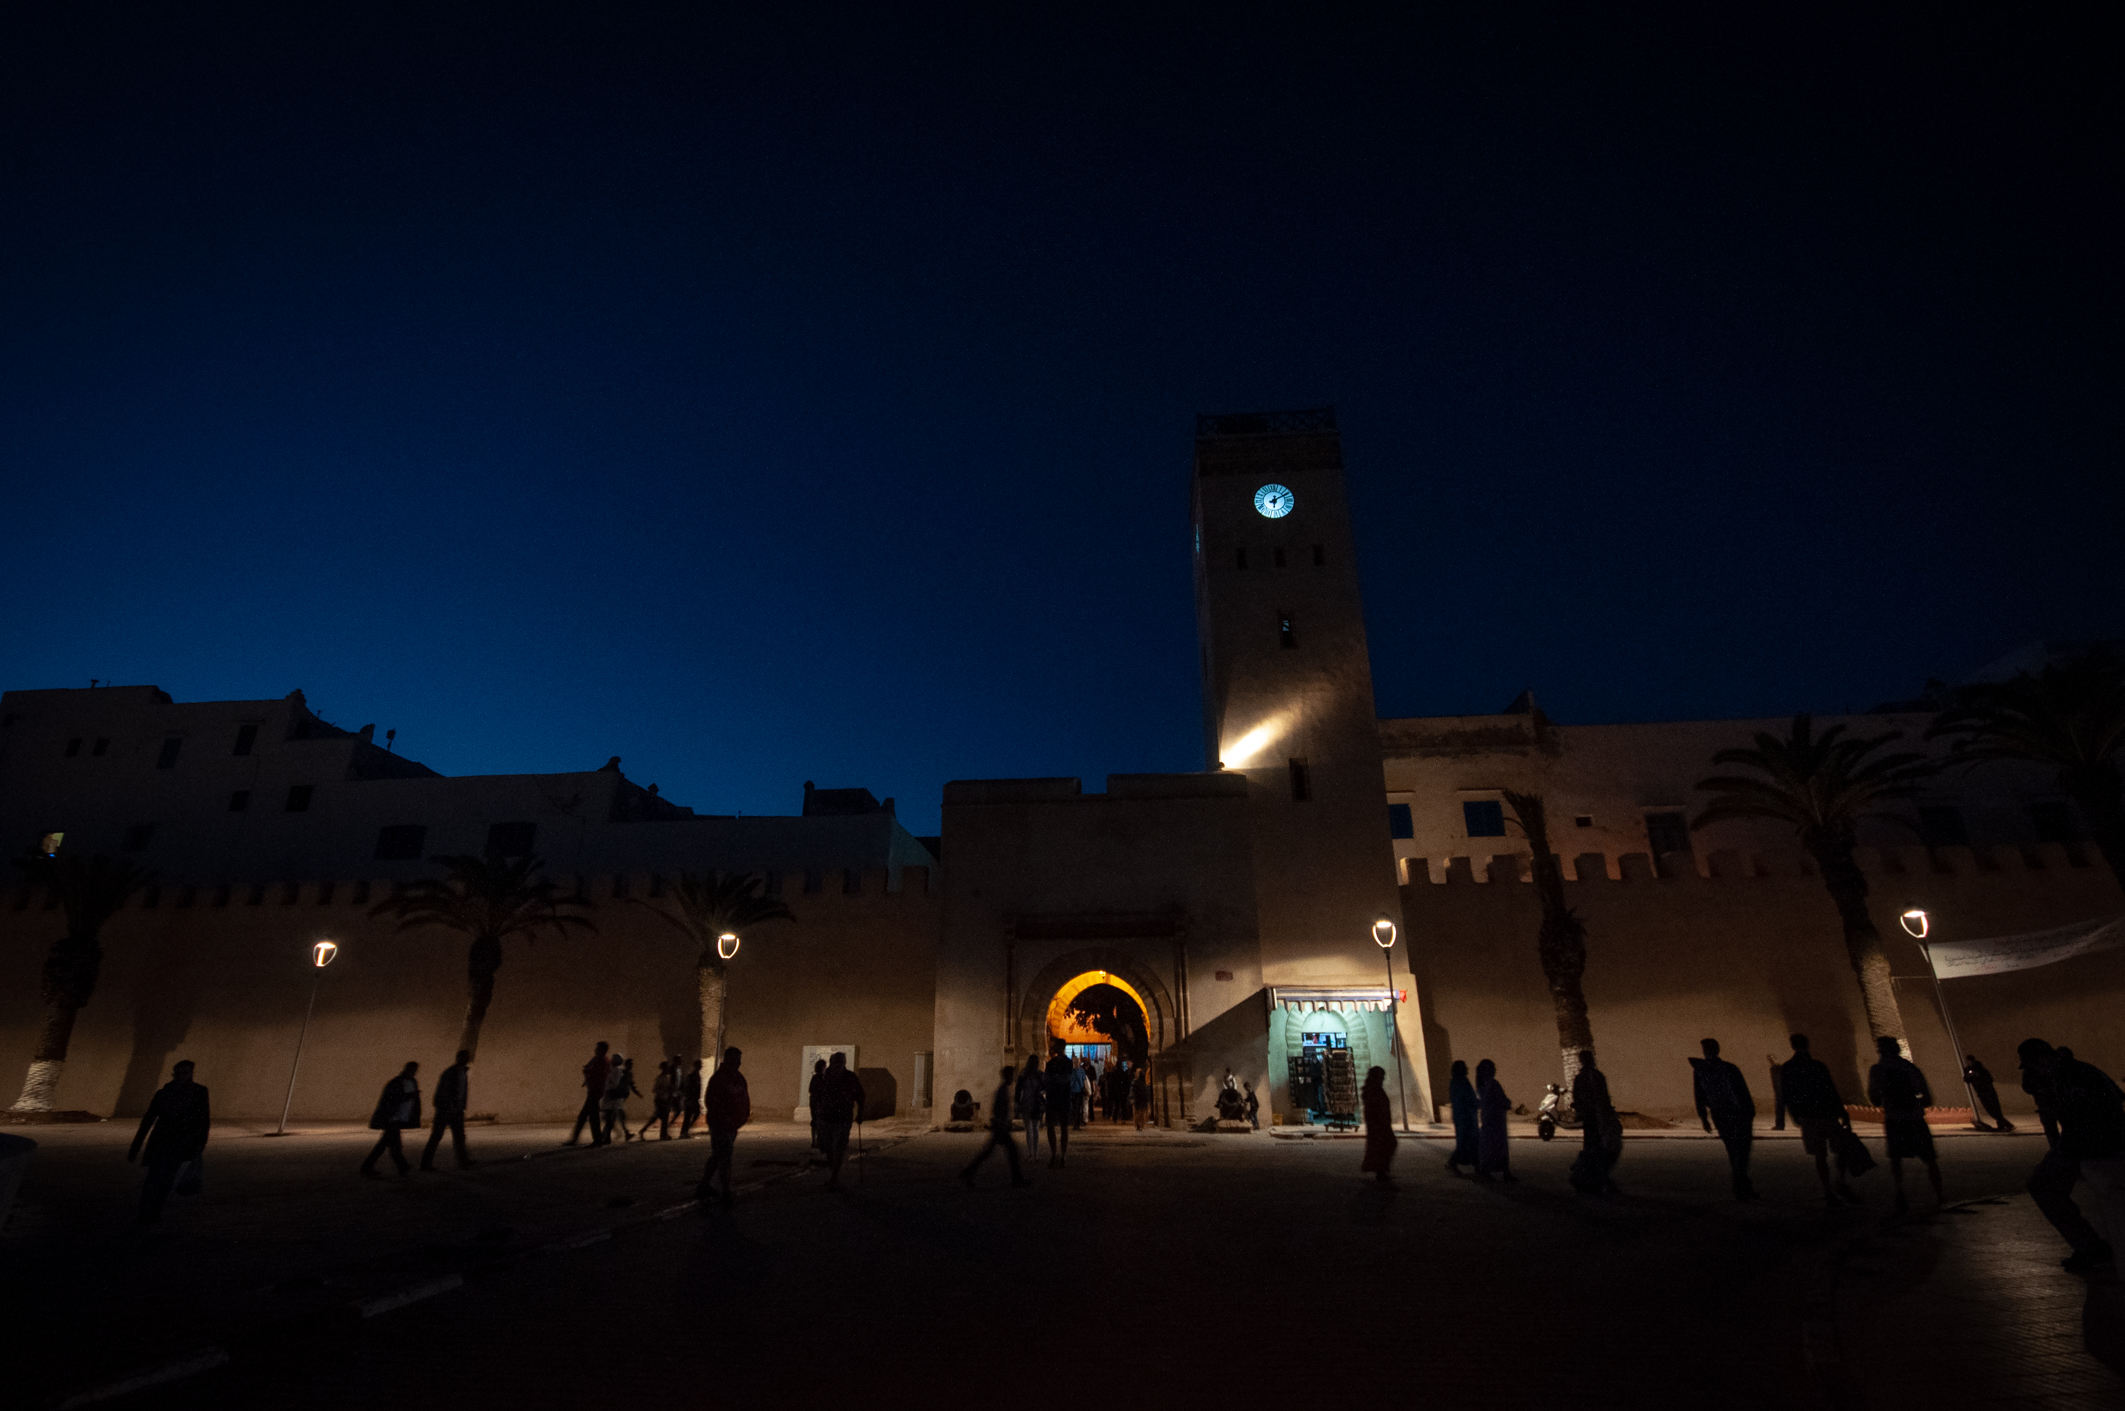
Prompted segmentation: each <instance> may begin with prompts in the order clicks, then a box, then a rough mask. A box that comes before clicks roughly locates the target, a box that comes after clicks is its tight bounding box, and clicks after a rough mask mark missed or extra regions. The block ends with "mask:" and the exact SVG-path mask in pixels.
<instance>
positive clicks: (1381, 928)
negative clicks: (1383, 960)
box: [1372, 916, 1395, 950]
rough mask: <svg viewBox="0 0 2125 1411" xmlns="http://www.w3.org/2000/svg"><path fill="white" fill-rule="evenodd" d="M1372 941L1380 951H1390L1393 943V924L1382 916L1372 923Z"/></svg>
mask: <svg viewBox="0 0 2125 1411" xmlns="http://www.w3.org/2000/svg"><path fill="white" fill-rule="evenodd" d="M1372 939H1373V942H1374V944H1376V945H1378V946H1379V948H1380V949H1381V950H1389V949H1392V948H1393V946H1394V943H1395V923H1394V922H1392V921H1390V920H1388V919H1387V918H1386V917H1384V916H1383V917H1381V918H1380V919H1379V920H1377V921H1375V922H1373V923H1372Z"/></svg>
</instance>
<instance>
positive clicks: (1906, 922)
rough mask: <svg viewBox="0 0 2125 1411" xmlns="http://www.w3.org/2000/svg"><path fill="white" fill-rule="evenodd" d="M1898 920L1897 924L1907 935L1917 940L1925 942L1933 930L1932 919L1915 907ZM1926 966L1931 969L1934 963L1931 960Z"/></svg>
mask: <svg viewBox="0 0 2125 1411" xmlns="http://www.w3.org/2000/svg"><path fill="white" fill-rule="evenodd" d="M1896 920H1897V924H1898V925H1900V926H1902V927H1903V928H1904V931H1905V932H1906V934H1908V935H1910V936H1911V937H1913V938H1914V939H1916V940H1921V941H1923V940H1924V939H1926V933H1927V932H1928V931H1930V930H1932V929H1933V921H1932V918H1930V917H1928V916H1927V915H1926V913H1925V912H1923V911H1921V910H1919V909H1918V908H1917V907H1915V906H1914V907H1912V908H1911V909H1910V910H1909V911H1907V912H1905V913H1904V914H1903V915H1902V916H1899V917H1897V918H1896ZM1926 964H1927V965H1928V967H1931V965H1932V964H1933V962H1932V961H1931V960H1930V959H1929V960H1928V961H1927V962H1926Z"/></svg>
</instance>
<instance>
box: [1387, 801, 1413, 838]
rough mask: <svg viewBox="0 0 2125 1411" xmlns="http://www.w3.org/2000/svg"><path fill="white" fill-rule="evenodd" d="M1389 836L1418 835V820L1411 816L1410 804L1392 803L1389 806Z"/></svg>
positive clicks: (1410, 836) (1406, 836)
mask: <svg viewBox="0 0 2125 1411" xmlns="http://www.w3.org/2000/svg"><path fill="white" fill-rule="evenodd" d="M1387 836H1388V837H1390V838H1414V837H1416V836H1417V824H1416V820H1415V819H1413V818H1411V817H1410V816H1409V805H1408V804H1406V803H1391V804H1389V805H1388V806H1387Z"/></svg>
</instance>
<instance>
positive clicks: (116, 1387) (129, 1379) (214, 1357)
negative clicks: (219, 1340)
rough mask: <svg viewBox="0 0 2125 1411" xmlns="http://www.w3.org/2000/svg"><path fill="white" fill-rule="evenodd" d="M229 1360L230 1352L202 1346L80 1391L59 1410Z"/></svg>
mask: <svg viewBox="0 0 2125 1411" xmlns="http://www.w3.org/2000/svg"><path fill="white" fill-rule="evenodd" d="M228 1360H229V1354H228V1353H226V1352H223V1351H222V1350H221V1349H220V1348H218V1347H203V1348H201V1349H200V1350H199V1351H197V1352H195V1353H193V1354H191V1355H190V1356H189V1357H180V1358H177V1359H176V1360H175V1361H172V1362H165V1363H163V1364H162V1365H161V1366H160V1367H154V1368H150V1369H149V1370H147V1371H145V1372H135V1373H133V1374H132V1375H131V1376H126V1377H120V1378H118V1379H117V1380H116V1381H109V1382H105V1383H103V1384H102V1385H100V1386H93V1387H90V1388H89V1389H88V1390H87V1391H84V1392H79V1393H77V1394H75V1395H73V1396H70V1397H68V1398H67V1399H66V1400H64V1401H62V1402H60V1403H59V1411H67V1408H68V1407H72V1406H93V1405H95V1404H96V1403H97V1402H99V1401H109V1400H110V1399H111V1398H112V1397H114V1396H124V1395H126V1394H127V1393H128V1392H135V1391H142V1390H145V1389H146V1388H148V1387H152V1386H161V1385H162V1384H163V1383H164V1382H174V1381H181V1380H183V1379H184V1378H186V1377H193V1376H197V1375H199V1373H201V1372H211V1371H212V1370H214V1369H215V1368H216V1367H219V1366H222V1365H223V1364H224V1363H226V1362H227V1361H228Z"/></svg>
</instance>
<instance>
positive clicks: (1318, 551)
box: [1313, 544, 1328, 568]
mask: <svg viewBox="0 0 2125 1411" xmlns="http://www.w3.org/2000/svg"><path fill="white" fill-rule="evenodd" d="M1327 562H1328V554H1327V551H1326V550H1324V549H1322V547H1321V546H1320V545H1319V544H1315V545H1314V546H1313V566H1314V567H1315V568H1321V567H1323V566H1325V565H1326V564H1327Z"/></svg>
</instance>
